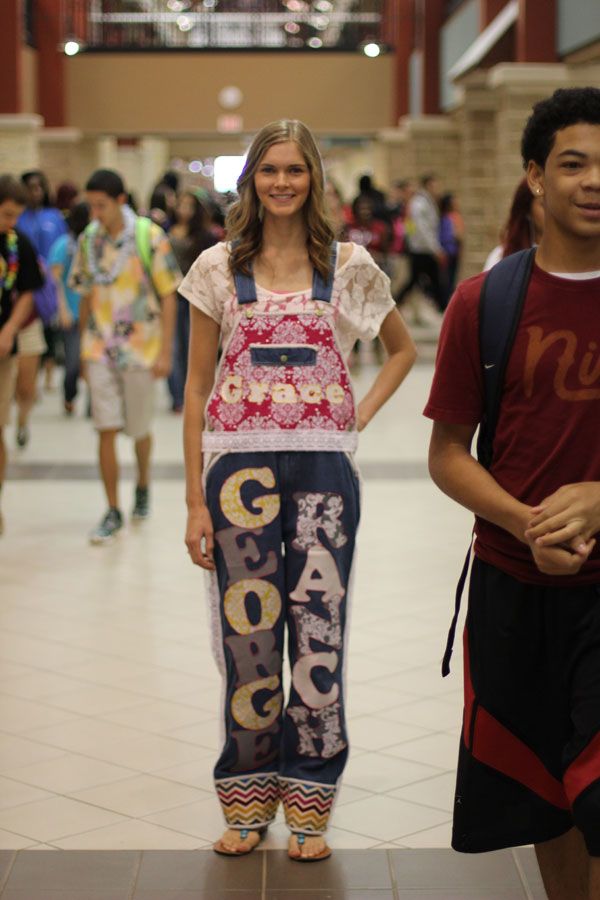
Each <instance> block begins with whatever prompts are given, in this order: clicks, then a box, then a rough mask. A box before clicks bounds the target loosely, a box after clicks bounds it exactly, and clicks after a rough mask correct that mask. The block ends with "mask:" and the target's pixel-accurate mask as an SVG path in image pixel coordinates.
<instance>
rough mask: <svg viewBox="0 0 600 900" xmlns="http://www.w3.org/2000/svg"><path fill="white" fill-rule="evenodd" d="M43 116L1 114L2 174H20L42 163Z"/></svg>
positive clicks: (0, 171) (0, 161)
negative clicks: (40, 144) (40, 142)
mask: <svg viewBox="0 0 600 900" xmlns="http://www.w3.org/2000/svg"><path fill="white" fill-rule="evenodd" d="M43 124H44V123H43V120H42V118H41V116H29V115H6V116H3V115H0V174H3V175H4V174H5V173H7V174H9V175H20V174H21V172H25V171H26V170H27V169H37V168H39V165H40V152H39V134H40V129H41V128H42V125H43Z"/></svg>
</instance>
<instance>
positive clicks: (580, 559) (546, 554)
mask: <svg viewBox="0 0 600 900" xmlns="http://www.w3.org/2000/svg"><path fill="white" fill-rule="evenodd" d="M595 543H596V541H595V540H594V539H592V540H591V541H588V542H587V544H585V545H584V547H585V550H583V549H578V550H577V552H574V551H573V550H572V549H569V548H567V547H565V546H552V547H540V546H539V544H538V542H537V541H532V540H528V544H529V549H530V550H531V555H532V556H533V561H534V562H535V564H536V566H537V567H538V569H539V570H540V572H542V573H543V574H544V575H576V574H577V573H578V572H579V570H580V569H581V567H582V565H583V564H584V562H585V561H586V560H587V558H588V557H589V555H590V553H591V552H592V550H593V548H594V545H595Z"/></svg>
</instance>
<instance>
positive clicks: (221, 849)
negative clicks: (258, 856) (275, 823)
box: [213, 827, 267, 856]
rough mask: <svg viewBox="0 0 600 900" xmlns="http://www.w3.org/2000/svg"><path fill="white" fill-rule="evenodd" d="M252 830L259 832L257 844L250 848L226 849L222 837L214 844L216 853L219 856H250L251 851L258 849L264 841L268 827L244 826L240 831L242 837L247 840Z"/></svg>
mask: <svg viewBox="0 0 600 900" xmlns="http://www.w3.org/2000/svg"><path fill="white" fill-rule="evenodd" d="M251 831H255V832H256V833H257V834H258V841H257V842H256V844H254V846H252V847H250V849H249V850H226V849H225V847H224V846H223V844H222V842H221V839H219V840H218V841H217V842H216V843H214V844H213V850H214V851H215V853H218V854H219V856H248V854H249V853H252V851H253V850H256V848H257V847H258V845H259V844H260V842H261V841H262V839H263V837H264V835H265V833H266V831H267V829H266V827H265V828H242V830H241V831H240V837H241V839H242V840H243V841H245V840H246V838H247V837H248V835H249V833H250V832H251Z"/></svg>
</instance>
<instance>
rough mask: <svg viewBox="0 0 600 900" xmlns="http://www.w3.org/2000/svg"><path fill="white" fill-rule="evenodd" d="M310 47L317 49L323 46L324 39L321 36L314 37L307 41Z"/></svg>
mask: <svg viewBox="0 0 600 900" xmlns="http://www.w3.org/2000/svg"><path fill="white" fill-rule="evenodd" d="M306 43H307V44H308V46H309V47H312V48H313V50H317V49H318V48H319V47H322V46H323V41H322V40H321V38H318V37H312V38H311V39H310V40H309V41H307V42H306Z"/></svg>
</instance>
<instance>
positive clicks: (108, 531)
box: [90, 507, 123, 544]
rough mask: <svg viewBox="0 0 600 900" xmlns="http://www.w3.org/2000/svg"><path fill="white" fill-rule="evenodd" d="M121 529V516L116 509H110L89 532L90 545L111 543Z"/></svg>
mask: <svg viewBox="0 0 600 900" xmlns="http://www.w3.org/2000/svg"><path fill="white" fill-rule="evenodd" d="M122 527H123V516H122V515H121V513H120V512H119V510H118V509H115V508H114V507H111V508H110V509H109V511H108V512H107V513H106V515H105V516H104V517H103V518H102V519H101V520H100V522H98V524H97V525H96V527H95V528H94V530H93V531H91V532H90V544H106V543H108V541H112V539H113V538H114V536H115V534H116V533H117V531H120V529H121V528H122Z"/></svg>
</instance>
